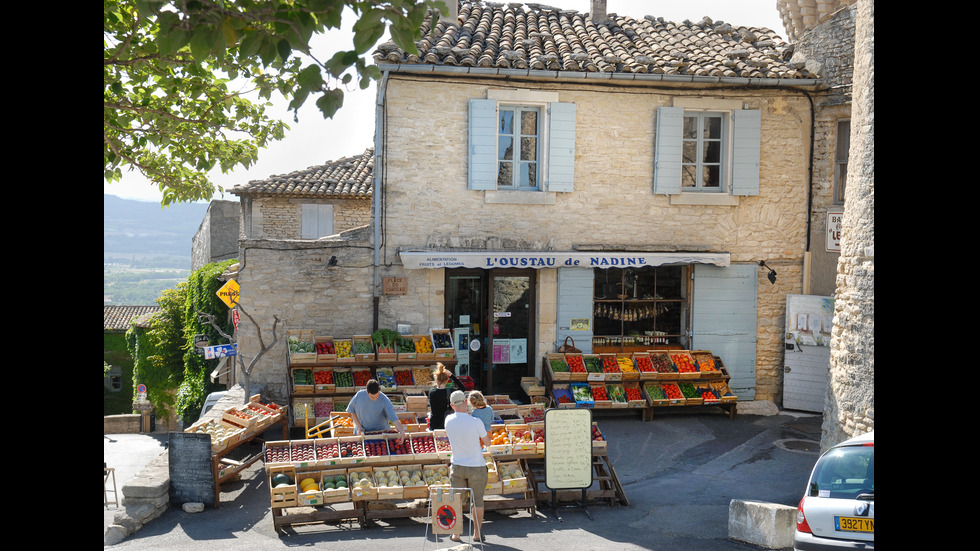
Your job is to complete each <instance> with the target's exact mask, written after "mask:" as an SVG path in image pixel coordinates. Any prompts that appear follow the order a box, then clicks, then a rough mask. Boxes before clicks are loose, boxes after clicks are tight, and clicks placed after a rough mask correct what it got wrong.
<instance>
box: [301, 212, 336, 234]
mask: <svg viewBox="0 0 980 551" xmlns="http://www.w3.org/2000/svg"><path fill="white" fill-rule="evenodd" d="M301 214H302V225H303V227H302V234H301V239H319V238H321V237H326V236H328V235H333V205H328V204H321V203H303V210H302V213H301Z"/></svg>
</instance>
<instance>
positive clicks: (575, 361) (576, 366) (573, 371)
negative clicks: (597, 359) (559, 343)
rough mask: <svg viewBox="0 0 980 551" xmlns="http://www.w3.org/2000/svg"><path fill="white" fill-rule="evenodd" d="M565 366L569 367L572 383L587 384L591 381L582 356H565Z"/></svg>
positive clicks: (569, 376)
mask: <svg viewBox="0 0 980 551" xmlns="http://www.w3.org/2000/svg"><path fill="white" fill-rule="evenodd" d="M565 364H566V365H567V366H568V378H569V380H570V381H579V382H585V381H587V380H588V379H589V372H588V371H587V370H586V369H585V360H584V359H583V358H582V355H581V354H565Z"/></svg>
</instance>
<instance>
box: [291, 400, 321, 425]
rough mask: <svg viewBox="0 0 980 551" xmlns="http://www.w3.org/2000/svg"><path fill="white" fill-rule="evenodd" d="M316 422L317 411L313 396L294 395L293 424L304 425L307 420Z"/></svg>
mask: <svg viewBox="0 0 980 551" xmlns="http://www.w3.org/2000/svg"><path fill="white" fill-rule="evenodd" d="M307 419H309V420H310V423H311V424H312V423H316V413H315V410H314V409H313V398H312V397H309V398H303V397H294V398H293V426H294V427H304V426H306V420H307Z"/></svg>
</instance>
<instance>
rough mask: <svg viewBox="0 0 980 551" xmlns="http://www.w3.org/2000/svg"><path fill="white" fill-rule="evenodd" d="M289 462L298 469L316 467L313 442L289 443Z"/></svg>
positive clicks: (294, 441) (298, 441)
mask: <svg viewBox="0 0 980 551" xmlns="http://www.w3.org/2000/svg"><path fill="white" fill-rule="evenodd" d="M289 462H290V463H292V464H293V466H294V467H296V468H297V469H307V468H310V467H316V466H317V463H316V450H314V448H313V440H293V441H291V442H290V443H289Z"/></svg>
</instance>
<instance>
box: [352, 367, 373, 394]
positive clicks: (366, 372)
mask: <svg viewBox="0 0 980 551" xmlns="http://www.w3.org/2000/svg"><path fill="white" fill-rule="evenodd" d="M350 375H351V378H352V379H354V390H355V391H358V390H364V389H366V388H367V383H368V381H370V380H371V379H373V378H374V372H373V371H371V368H370V367H352V368H350Z"/></svg>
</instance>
